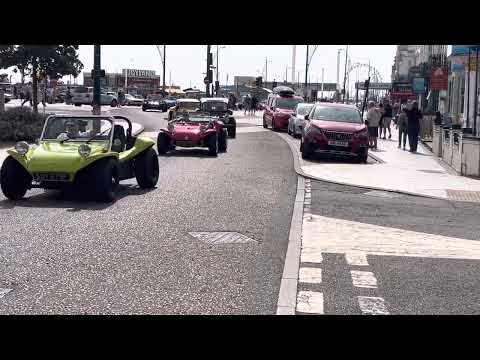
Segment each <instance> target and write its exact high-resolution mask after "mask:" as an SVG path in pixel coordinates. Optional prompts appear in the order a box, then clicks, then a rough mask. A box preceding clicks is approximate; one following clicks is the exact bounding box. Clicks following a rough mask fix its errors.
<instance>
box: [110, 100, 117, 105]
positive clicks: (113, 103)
mask: <svg viewBox="0 0 480 360" xmlns="http://www.w3.org/2000/svg"><path fill="white" fill-rule="evenodd" d="M117 105H118V103H117V100H115V99H113V100H112V103H111V104H110V106H111V107H117Z"/></svg>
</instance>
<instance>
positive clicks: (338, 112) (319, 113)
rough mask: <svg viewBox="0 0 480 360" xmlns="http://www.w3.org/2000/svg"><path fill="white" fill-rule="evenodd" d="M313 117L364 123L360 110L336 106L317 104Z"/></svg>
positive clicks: (314, 118) (313, 118) (315, 118)
mask: <svg viewBox="0 0 480 360" xmlns="http://www.w3.org/2000/svg"><path fill="white" fill-rule="evenodd" d="M311 119H312V120H324V121H338V122H346V123H355V124H362V119H361V117H360V112H359V111H358V110H356V109H349V108H344V107H335V106H316V107H315V109H314V110H313V114H312V117H311Z"/></svg>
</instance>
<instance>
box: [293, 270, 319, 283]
mask: <svg viewBox="0 0 480 360" xmlns="http://www.w3.org/2000/svg"><path fill="white" fill-rule="evenodd" d="M298 281H299V282H301V283H306V284H321V283H322V269H320V268H312V267H301V268H300V272H299V274H298Z"/></svg>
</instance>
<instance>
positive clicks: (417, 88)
mask: <svg viewBox="0 0 480 360" xmlns="http://www.w3.org/2000/svg"><path fill="white" fill-rule="evenodd" d="M425 85H426V84H425V78H423V77H416V78H413V79H412V91H413V93H415V94H421V93H424V92H425V87H426V86H425Z"/></svg>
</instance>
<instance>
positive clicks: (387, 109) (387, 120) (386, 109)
mask: <svg viewBox="0 0 480 360" xmlns="http://www.w3.org/2000/svg"><path fill="white" fill-rule="evenodd" d="M392 112H393V110H392V107H391V106H390V103H389V101H388V100H386V101H385V105H384V106H383V117H382V128H381V129H380V137H382V132H383V138H384V139H386V138H387V130H388V138H389V139H391V138H392V130H391V129H390V125H391V123H392Z"/></svg>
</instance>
